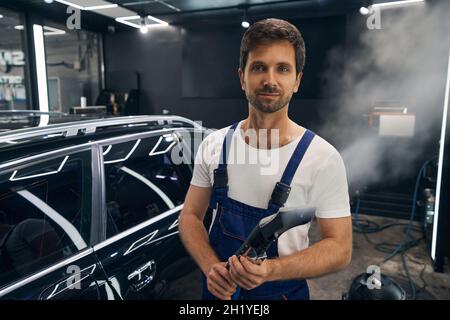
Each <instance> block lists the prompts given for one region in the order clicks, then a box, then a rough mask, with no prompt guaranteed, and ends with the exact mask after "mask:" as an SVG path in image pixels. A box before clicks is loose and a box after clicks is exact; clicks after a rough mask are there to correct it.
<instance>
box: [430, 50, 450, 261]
mask: <svg viewBox="0 0 450 320" xmlns="http://www.w3.org/2000/svg"><path fill="white" fill-rule="evenodd" d="M449 92H450V52H449V55H448V68H447V84H446V86H445V99H444V112H443V114H442V126H441V140H440V147H439V160H438V172H437V181H436V199H435V209H434V220H433V238H432V242H431V257H432V258H433V260H435V259H436V241H437V232H438V223H439V202H440V200H441V184H442V166H443V161H444V148H445V134H446V131H447V113H448V104H449V94H450V93H449Z"/></svg>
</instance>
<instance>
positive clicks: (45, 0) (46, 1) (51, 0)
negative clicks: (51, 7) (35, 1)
mask: <svg viewBox="0 0 450 320" xmlns="http://www.w3.org/2000/svg"><path fill="white" fill-rule="evenodd" d="M44 2H45V3H53V0H44Z"/></svg>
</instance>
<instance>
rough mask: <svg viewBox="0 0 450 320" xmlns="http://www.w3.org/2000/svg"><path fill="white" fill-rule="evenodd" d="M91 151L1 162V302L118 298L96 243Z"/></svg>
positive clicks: (67, 152) (55, 153) (52, 154)
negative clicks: (96, 252) (93, 243)
mask: <svg viewBox="0 0 450 320" xmlns="http://www.w3.org/2000/svg"><path fill="white" fill-rule="evenodd" d="M92 181H93V180H92V154H91V147H84V148H75V149H71V150H68V151H56V152H50V153H48V154H42V155H38V156H33V157H29V158H27V159H21V160H16V161H11V162H10V163H3V164H2V165H0V239H2V241H1V244H2V246H1V264H0V268H1V269H2V270H1V272H0V298H1V299H42V300H48V299H107V298H110V299H114V298H115V297H117V295H115V292H114V290H112V289H111V287H110V286H109V284H108V283H106V278H105V275H104V272H103V271H102V270H101V267H100V265H99V263H98V261H97V259H96V257H95V255H94V254H93V249H92V247H91V246H90V238H91V236H92V235H91V228H92V225H91V223H92V212H93V210H92V206H93V201H92V200H93V197H92Z"/></svg>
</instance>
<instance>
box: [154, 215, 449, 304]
mask: <svg viewBox="0 0 450 320" xmlns="http://www.w3.org/2000/svg"><path fill="white" fill-rule="evenodd" d="M359 216H360V218H361V219H368V220H370V221H374V222H376V223H377V224H378V225H380V226H382V225H386V224H389V223H406V222H407V221H406V220H398V219H390V218H384V217H375V216H365V215H359ZM309 235H310V245H312V244H313V243H315V242H317V241H318V240H320V233H319V228H318V226H317V223H316V222H313V223H312V225H311V229H310V234H309ZM416 235H417V234H414V236H416ZM403 237H404V235H403V229H402V227H392V228H388V229H385V230H383V231H381V232H378V233H372V234H368V235H366V236H364V235H363V234H360V233H356V232H353V256H352V262H351V264H350V265H349V266H348V267H347V268H346V269H345V270H343V271H340V272H337V273H333V274H330V275H326V276H323V277H320V278H315V279H310V280H308V283H309V288H310V296H311V299H313V300H341V299H342V294H343V293H345V292H347V291H348V289H349V288H350V285H351V282H352V280H353V279H354V278H355V277H356V276H358V275H359V274H361V273H363V272H365V271H366V269H367V267H368V266H370V265H379V264H380V262H381V261H382V260H383V259H384V258H385V257H386V256H387V254H386V253H383V252H379V251H377V250H376V249H375V247H374V245H373V244H371V243H369V242H368V240H369V241H370V242H372V243H380V242H389V243H401V242H402V240H403ZM406 260H407V266H408V270H409V273H410V275H411V278H412V280H413V281H414V283H415V286H416V288H417V289H416V290H417V291H416V299H420V300H429V299H439V300H446V299H450V268H449V265H448V264H447V265H445V267H444V272H443V273H437V272H434V271H433V266H432V263H431V260H430V258H429V255H428V251H427V249H426V244H425V241H423V240H422V241H420V243H419V244H418V245H417V246H416V247H413V248H411V249H409V250H408V251H407V253H406ZM380 269H381V272H382V273H383V274H385V275H387V276H389V277H391V278H392V279H394V281H396V282H397V283H398V284H399V285H400V286H401V287H402V288H403V289H404V290H405V291H406V294H407V296H406V297H407V299H410V298H411V292H412V291H411V289H410V286H409V282H408V280H407V277H406V276H405V272H404V269H403V266H402V259H401V257H400V255H397V256H395V257H394V258H392V259H391V260H389V261H387V262H386V263H384V264H383V265H381V267H380ZM424 286H425V287H424ZM423 287H424V288H423ZM164 291H165V292H164V294H163V296H162V299H180V300H183V299H200V296H201V274H200V271H199V270H197V271H194V272H193V273H191V274H189V275H187V276H185V277H184V278H182V279H179V281H177V284H176V286H174V287H171V288H166V290H164Z"/></svg>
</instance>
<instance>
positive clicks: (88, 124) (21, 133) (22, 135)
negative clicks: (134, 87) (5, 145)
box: [0, 116, 204, 143]
mask: <svg viewBox="0 0 450 320" xmlns="http://www.w3.org/2000/svg"><path fill="white" fill-rule="evenodd" d="M175 121H180V122H182V123H184V124H188V125H191V126H193V127H194V128H197V129H201V130H203V129H204V128H203V127H202V126H201V125H199V124H198V123H195V122H194V121H192V120H189V119H187V118H183V117H178V116H128V117H117V118H111V119H95V120H86V121H79V122H68V123H64V124H51V125H47V126H45V127H35V128H31V129H30V128H25V129H19V130H14V131H11V132H4V133H0V143H2V142H5V141H14V140H18V139H29V138H33V137H38V136H42V135H47V134H57V133H58V134H63V135H64V136H66V137H70V136H76V135H78V133H79V132H80V133H82V134H89V133H94V132H95V131H96V130H97V128H102V127H109V126H115V125H117V126H119V125H132V124H138V123H146V122H157V123H158V124H159V125H171V124H172V123H173V122H175Z"/></svg>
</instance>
